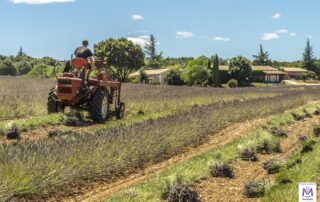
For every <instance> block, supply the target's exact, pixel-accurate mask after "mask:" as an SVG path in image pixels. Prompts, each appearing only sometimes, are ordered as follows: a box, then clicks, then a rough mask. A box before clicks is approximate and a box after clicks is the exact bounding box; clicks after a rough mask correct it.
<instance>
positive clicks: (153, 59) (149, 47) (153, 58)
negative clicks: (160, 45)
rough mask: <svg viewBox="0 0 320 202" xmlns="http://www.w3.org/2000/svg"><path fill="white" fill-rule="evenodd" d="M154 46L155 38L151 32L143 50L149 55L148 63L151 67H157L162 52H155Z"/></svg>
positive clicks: (155, 43) (155, 44)
mask: <svg viewBox="0 0 320 202" xmlns="http://www.w3.org/2000/svg"><path fill="white" fill-rule="evenodd" d="M156 46H157V40H156V39H155V37H154V36H153V34H151V35H150V38H149V39H148V43H147V44H146V46H145V49H146V50H145V52H146V53H147V55H149V60H150V63H149V65H150V66H153V67H158V66H159V62H160V60H161V58H162V52H161V53H160V54H157V50H156Z"/></svg>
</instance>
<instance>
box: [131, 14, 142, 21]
mask: <svg viewBox="0 0 320 202" xmlns="http://www.w3.org/2000/svg"><path fill="white" fill-rule="evenodd" d="M132 20H133V21H139V20H144V17H143V16H141V15H132Z"/></svg>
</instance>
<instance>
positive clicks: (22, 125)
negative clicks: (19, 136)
mask: <svg viewBox="0 0 320 202" xmlns="http://www.w3.org/2000/svg"><path fill="white" fill-rule="evenodd" d="M63 116H64V115H63V114H51V115H46V116H42V117H35V118H32V119H25V120H23V119H22V120H16V121H6V122H2V123H0V135H5V133H6V131H7V129H8V127H9V126H10V125H11V124H14V125H15V126H17V127H18V129H19V130H20V131H21V132H27V131H30V130H33V129H36V128H38V127H43V126H48V125H59V124H61V121H62V119H63Z"/></svg>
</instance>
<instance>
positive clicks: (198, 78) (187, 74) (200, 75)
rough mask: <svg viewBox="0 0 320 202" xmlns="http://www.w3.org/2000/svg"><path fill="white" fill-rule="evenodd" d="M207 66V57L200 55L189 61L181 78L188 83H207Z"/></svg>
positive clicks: (200, 84) (203, 84)
mask: <svg viewBox="0 0 320 202" xmlns="http://www.w3.org/2000/svg"><path fill="white" fill-rule="evenodd" d="M207 66H208V58H206V57H200V58H198V59H195V60H193V61H191V62H189V64H188V66H187V67H186V69H185V71H184V73H183V74H182V79H183V80H184V82H185V83H187V84H188V85H199V86H205V85H207V84H208V79H209V72H208V69H207Z"/></svg>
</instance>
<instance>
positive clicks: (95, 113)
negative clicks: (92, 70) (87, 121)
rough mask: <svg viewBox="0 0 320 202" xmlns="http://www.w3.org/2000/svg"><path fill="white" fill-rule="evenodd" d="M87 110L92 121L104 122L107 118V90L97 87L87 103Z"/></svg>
mask: <svg viewBox="0 0 320 202" xmlns="http://www.w3.org/2000/svg"><path fill="white" fill-rule="evenodd" d="M89 112H90V115H91V118H92V120H93V121H95V122H98V123H104V122H105V121H106V120H107V119H108V118H109V112H110V102H109V95H108V92H107V91H105V90H103V89H98V90H97V91H96V92H95V93H94V95H93V98H92V100H91V102H90V103H89Z"/></svg>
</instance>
